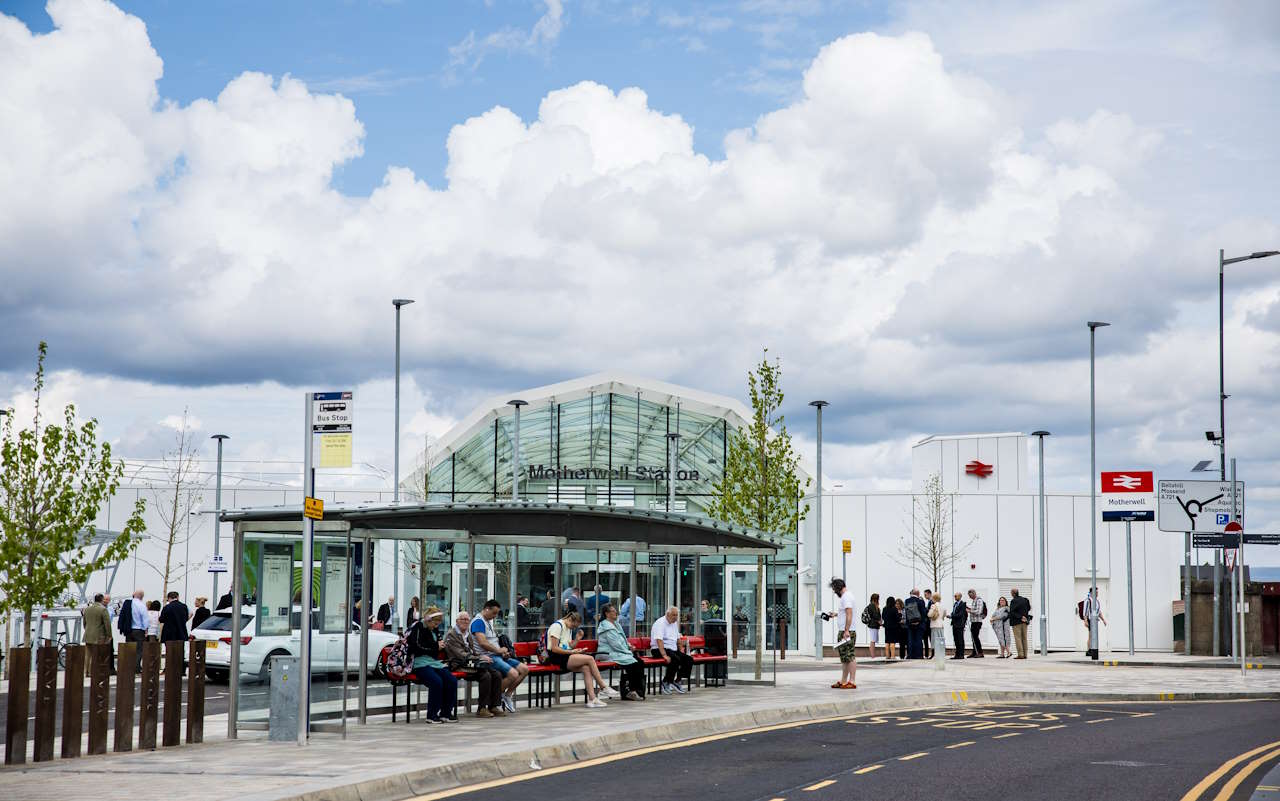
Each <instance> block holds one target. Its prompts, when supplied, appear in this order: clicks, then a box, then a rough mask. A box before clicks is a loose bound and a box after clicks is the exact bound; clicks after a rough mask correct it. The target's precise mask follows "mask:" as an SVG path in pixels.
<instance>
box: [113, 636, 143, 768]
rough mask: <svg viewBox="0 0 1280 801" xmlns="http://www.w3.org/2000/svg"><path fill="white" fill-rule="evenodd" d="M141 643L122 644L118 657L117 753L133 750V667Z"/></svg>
mask: <svg viewBox="0 0 1280 801" xmlns="http://www.w3.org/2000/svg"><path fill="white" fill-rule="evenodd" d="M140 647H142V643H140V642H122V643H120V651H119V654H118V656H117V657H116V665H117V666H118V669H117V672H116V742H115V746H114V749H113V750H115V751H116V752H121V751H132V750H133V687H134V684H133V681H134V679H133V677H134V672H133V670H134V669H133V666H134V665H135V664H137V661H136V660H137V659H138V649H139V648H140Z"/></svg>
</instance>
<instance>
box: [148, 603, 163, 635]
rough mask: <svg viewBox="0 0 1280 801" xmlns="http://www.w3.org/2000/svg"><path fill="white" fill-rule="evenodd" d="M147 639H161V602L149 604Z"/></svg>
mask: <svg viewBox="0 0 1280 801" xmlns="http://www.w3.org/2000/svg"><path fill="white" fill-rule="evenodd" d="M147 639H148V640H158V639H160V602H159V601H152V602H151V603H149V604H147Z"/></svg>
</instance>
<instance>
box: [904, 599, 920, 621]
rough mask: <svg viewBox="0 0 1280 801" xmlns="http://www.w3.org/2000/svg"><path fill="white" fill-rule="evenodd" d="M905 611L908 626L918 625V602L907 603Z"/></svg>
mask: <svg viewBox="0 0 1280 801" xmlns="http://www.w3.org/2000/svg"><path fill="white" fill-rule="evenodd" d="M905 612H906V614H905V616H906V618H907V625H908V626H918V625H920V604H913V603H908V604H907V607H906V610H905Z"/></svg>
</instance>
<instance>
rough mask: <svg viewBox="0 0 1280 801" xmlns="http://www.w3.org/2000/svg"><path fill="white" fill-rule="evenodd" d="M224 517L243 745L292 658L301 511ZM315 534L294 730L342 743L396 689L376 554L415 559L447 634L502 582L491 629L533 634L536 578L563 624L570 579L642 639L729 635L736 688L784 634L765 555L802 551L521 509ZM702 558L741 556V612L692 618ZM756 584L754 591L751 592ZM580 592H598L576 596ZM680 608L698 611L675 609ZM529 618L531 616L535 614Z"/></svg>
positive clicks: (411, 508) (436, 512) (708, 528)
mask: <svg viewBox="0 0 1280 801" xmlns="http://www.w3.org/2000/svg"><path fill="white" fill-rule="evenodd" d="M222 519H223V520H224V521H227V522H231V523H233V524H234V556H233V559H232V560H231V572H232V577H231V585H230V586H232V587H234V588H237V592H236V597H235V602H233V603H232V604H231V609H230V615H229V616H227V615H223V616H222V618H220V619H221V620H222V621H225V624H226V627H227V629H228V630H229V631H228V636H226V637H222V638H221V640H220V642H219V644H218V645H217V646H213V647H226V648H227V649H228V651H229V653H228V654H227V659H226V661H225V662H222V661H221V655H219V658H214V657H210V660H209V664H210V666H213V665H215V664H226V665H227V669H226V673H227V677H228V679H227V680H228V683H229V687H230V692H229V702H230V709H229V714H228V722H227V736H228V737H230V738H234V737H236V735H237V732H238V731H240V730H254V729H260V730H261V729H268V728H269V722H268V720H269V715H270V711H271V710H270V693H271V681H272V676H271V668H270V666H271V664H272V661H271V657H272V656H274V655H294V656H296V655H298V643H299V641H300V640H301V635H302V625H303V620H304V617H306V616H304V615H303V614H302V610H301V596H302V593H301V586H302V580H303V574H304V571H305V569H306V568H305V564H306V562H307V560H306V559H304V558H303V556H304V555H303V554H302V542H303V515H302V509H301V507H298V506H281V507H270V508H259V509H242V510H235V511H228V512H225V513H224V514H223V517H222ZM313 539H314V542H313V548H312V554H311V557H312V558H311V560H310V561H311V565H312V569H311V576H310V581H311V585H312V592H311V597H312V610H311V615H310V616H309V617H310V622H311V626H310V628H311V634H310V643H311V647H310V649H309V662H310V664H308V665H303V666H301V670H300V672H301V674H302V676H304V677H305V679H306V681H307V682H308V688H309V692H308V693H306V697H307V699H308V700H307V702H306V703H305V704H304V706H305V707H306V708H305V709H300V710H299V720H304V719H305V720H306V721H307V723H306V724H305V725H306V726H307V731H308V732H316V731H328V732H336V733H341V734H343V735H344V736H345V734H346V731H347V722H348V720H349V719H350V718H352V717H354V718H355V719H356V720H357V721H358V722H359V723H361V724H363V723H365V722H366V721H367V719H368V716H369V715H370V714H371V713H378V712H382V711H389V707H388V704H387V702H386V699H387V698H389V693H390V686H389V685H388V684H387V683H386V682H385V681H383V680H382V679H380V678H379V677H377V676H375V675H372V674H371V669H372V668H373V666H374V665H375V664H376V660H377V654H378V652H379V651H380V650H381V649H382V647H383V646H384V645H386V644H388V643H389V642H391V641H394V638H395V635H394V634H392V633H390V632H385V631H379V630H376V629H375V627H373V626H371V625H370V624H369V621H370V619H371V616H372V615H373V614H374V612H375V610H376V608H377V604H376V603H374V602H373V592H374V590H373V588H372V586H371V582H372V576H373V574H374V573H375V572H376V566H377V562H376V559H375V557H374V554H375V550H376V548H377V547H378V545H379V544H383V545H388V544H389V545H390V546H391V547H394V548H396V549H398V551H399V552H400V553H401V554H409V553H412V554H415V556H416V559H408V558H407V559H404V560H402V561H401V560H397V564H402V565H403V567H404V569H405V570H406V571H408V572H409V573H410V574H411V575H412V576H413V578H414V579H415V582H414V584H415V586H417V587H418V588H419V591H418V597H419V598H420V599H422V602H423V605H424V606H425V605H426V604H425V602H426V601H427V599H429V598H433V597H438V598H440V600H441V603H442V606H443V608H444V610H446V617H447V620H446V625H449V624H451V623H452V617H453V613H455V612H456V611H458V610H462V609H466V610H467V611H470V612H472V613H475V612H476V611H478V610H479V608H480V606H481V605H482V604H483V603H484V601H485V600H486V599H487V598H488V597H491V593H492V591H493V590H494V588H495V583H494V580H493V575H492V574H494V573H497V574H499V578H500V579H501V578H502V575H505V577H506V580H505V581H499V582H498V583H497V587H499V591H498V592H497V593H492V597H496V598H497V599H498V600H499V601H500V602H501V603H502V605H503V614H504V615H505V620H503V619H499V621H497V623H496V624H495V627H496V628H499V630H500V631H502V632H503V633H506V634H507V635H508V636H509V637H510V639H511V640H512V641H513V642H516V641H519V640H521V639H525V640H527V639H530V638H531V637H530V635H532V634H534V633H535V632H533V631H528V632H526V631H520V630H519V627H518V616H517V614H516V613H515V608H516V601H517V597H518V596H519V595H523V594H526V593H525V592H523V591H522V589H521V588H522V587H523V585H522V578H521V577H522V576H524V577H527V576H529V575H530V570H531V569H533V568H538V569H540V574H541V575H543V576H544V577H546V584H545V590H544V595H545V596H546V597H549V598H552V599H555V601H556V603H555V608H556V612H557V614H558V613H559V612H560V611H561V606H560V603H559V601H560V599H562V597H563V596H564V593H565V589H566V587H573V586H575V584H576V585H577V586H581V588H582V590H583V595H584V596H587V595H588V593H589V592H596V593H600V596H601V597H603V598H607V600H608V601H609V602H611V603H614V604H615V605H623V611H624V612H625V613H626V614H624V615H623V617H622V623H623V626H624V628H626V629H627V631H628V632H630V633H632V634H633V636H644V635H645V634H647V630H648V625H649V624H650V623H652V621H653V620H654V619H655V618H656V616H657V615H660V614H663V613H664V612H665V610H666V609H667V608H668V607H670V606H678V607H680V608H681V616H682V620H683V621H685V625H686V631H687V632H688V633H702V632H703V629H704V627H706V629H707V631H708V633H710V632H711V630H712V628H713V626H715V627H718V631H720V632H722V633H726V632H727V640H728V641H729V642H727V645H728V646H729V648H728V649H727V652H729V653H735V654H736V652H737V650H738V646H739V645H741V646H743V647H744V649H745V651H746V653H745V654H743V655H742V658H737V659H731V660H730V663H729V676H728V678H729V681H730V682H731V683H744V682H750V683H756V682H764V683H772V681H773V676H774V658H775V654H776V649H777V648H778V647H782V648H785V642H781V643H779V641H778V640H777V639H776V638H775V639H774V640H773V642H772V643H770V641H769V636H768V634H767V632H766V622H765V621H766V619H767V615H766V612H765V604H766V594H765V591H764V584H765V576H766V575H768V570H769V566H770V563H771V562H772V560H774V559H775V557H776V556H777V554H778V552H779V551H780V550H782V549H784V548H786V547H788V545H790V546H791V547H794V544H795V543H794V541H793V540H788V539H786V538H785V537H783V536H781V535H778V534H773V533H768V532H761V531H757V530H753V529H748V528H744V527H740V526H732V525H729V524H727V523H723V522H719V521H715V520H710V519H708V518H705V517H695V516H690V515H683V514H673V513H667V512H664V511H651V510H644V509H635V508H620V507H612V506H592V505H576V504H558V503H535V502H527V501H509V502H496V503H493V502H489V503H426V504H406V503H400V504H391V505H361V506H348V507H339V508H330V509H326V510H325V511H324V519H323V520H320V521H316V522H314V524H313ZM592 558H594V560H595V568H596V569H595V570H594V571H593V572H589V573H580V574H579V573H575V574H574V576H573V577H568V576H566V571H565V566H566V564H568V563H569V561H570V560H572V561H573V563H574V564H577V565H579V566H581V565H583V564H588V565H589V564H590V560H591V559H592ZM708 558H712V559H716V558H719V559H721V561H725V560H734V561H735V563H736V564H738V565H743V566H744V567H742V570H744V571H751V572H744V573H743V574H742V575H743V576H744V580H743V582H742V587H741V588H740V589H739V597H738V598H737V603H736V604H735V605H734V607H733V609H732V610H731V609H730V604H728V603H726V604H725V605H724V607H723V609H721V608H719V607H718V606H717V608H716V609H715V610H714V611H713V612H709V611H708V609H706V606H707V605H706V604H705V602H704V603H702V604H701V606H702V607H703V608H701V609H700V608H698V606H699V602H698V599H701V598H702V597H703V592H702V587H701V586H700V582H701V577H702V575H703V571H702V569H701V567H700V563H701V562H702V560H704V559H708ZM446 559H447V563H448V564H450V565H451V566H452V568H453V569H452V573H451V578H452V581H449V582H448V586H447V588H445V590H444V591H443V592H442V591H441V590H440V588H439V587H432V588H429V586H428V581H429V576H431V575H433V570H434V566H435V563H436V562H441V561H444V560H446ZM464 560H465V561H464ZM751 563H754V565H753V564H751ZM522 566H523V567H524V569H523V570H522ZM384 568H385V565H384ZM535 572H537V571H535ZM735 575H736V574H735ZM753 576H754V577H755V580H756V584H755V586H752V585H751V583H750V581H748V579H749V578H750V577H753ZM586 581H589V582H590V586H583V585H584V583H585V582H586ZM690 583H692V585H693V586H692V592H689V589H690V587H689V586H688V585H689V584H690ZM596 588H600V589H596ZM429 589H431V590H434V593H433V592H431V591H429ZM504 589H505V592H504V591H502V590H504ZM642 592H643V593H647V594H648V596H649V597H644V595H642V594H641V593H642ZM682 598H684V599H690V598H691V599H694V600H693V603H692V604H691V605H690V604H685V605H682V604H680V603H679V599H682ZM686 606H692V608H685V607H686ZM638 610H643V611H638ZM532 611H533V614H534V615H535V616H536V613H537V611H538V610H537V609H534V610H532ZM638 615H639V616H641V617H642V619H640V620H637V616H638ZM393 628H394V626H393ZM233 632H239V633H240V635H241V636H233V635H232V633H233ZM353 695H354V697H352V696H353ZM300 725H301V724H300Z"/></svg>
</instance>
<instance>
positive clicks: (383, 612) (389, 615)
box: [377, 595, 396, 628]
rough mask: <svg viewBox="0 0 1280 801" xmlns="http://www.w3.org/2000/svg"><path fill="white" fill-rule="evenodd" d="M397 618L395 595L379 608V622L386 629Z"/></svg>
mask: <svg viewBox="0 0 1280 801" xmlns="http://www.w3.org/2000/svg"><path fill="white" fill-rule="evenodd" d="M395 616H396V597H395V596H394V595H392V596H390V597H388V598H387V602H386V603H385V604H383V605H382V606H379V607H378V616H377V620H378V622H379V623H381V624H382V625H383V627H384V628H386V627H388V626H390V625H391V621H392V620H394V619H395Z"/></svg>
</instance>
